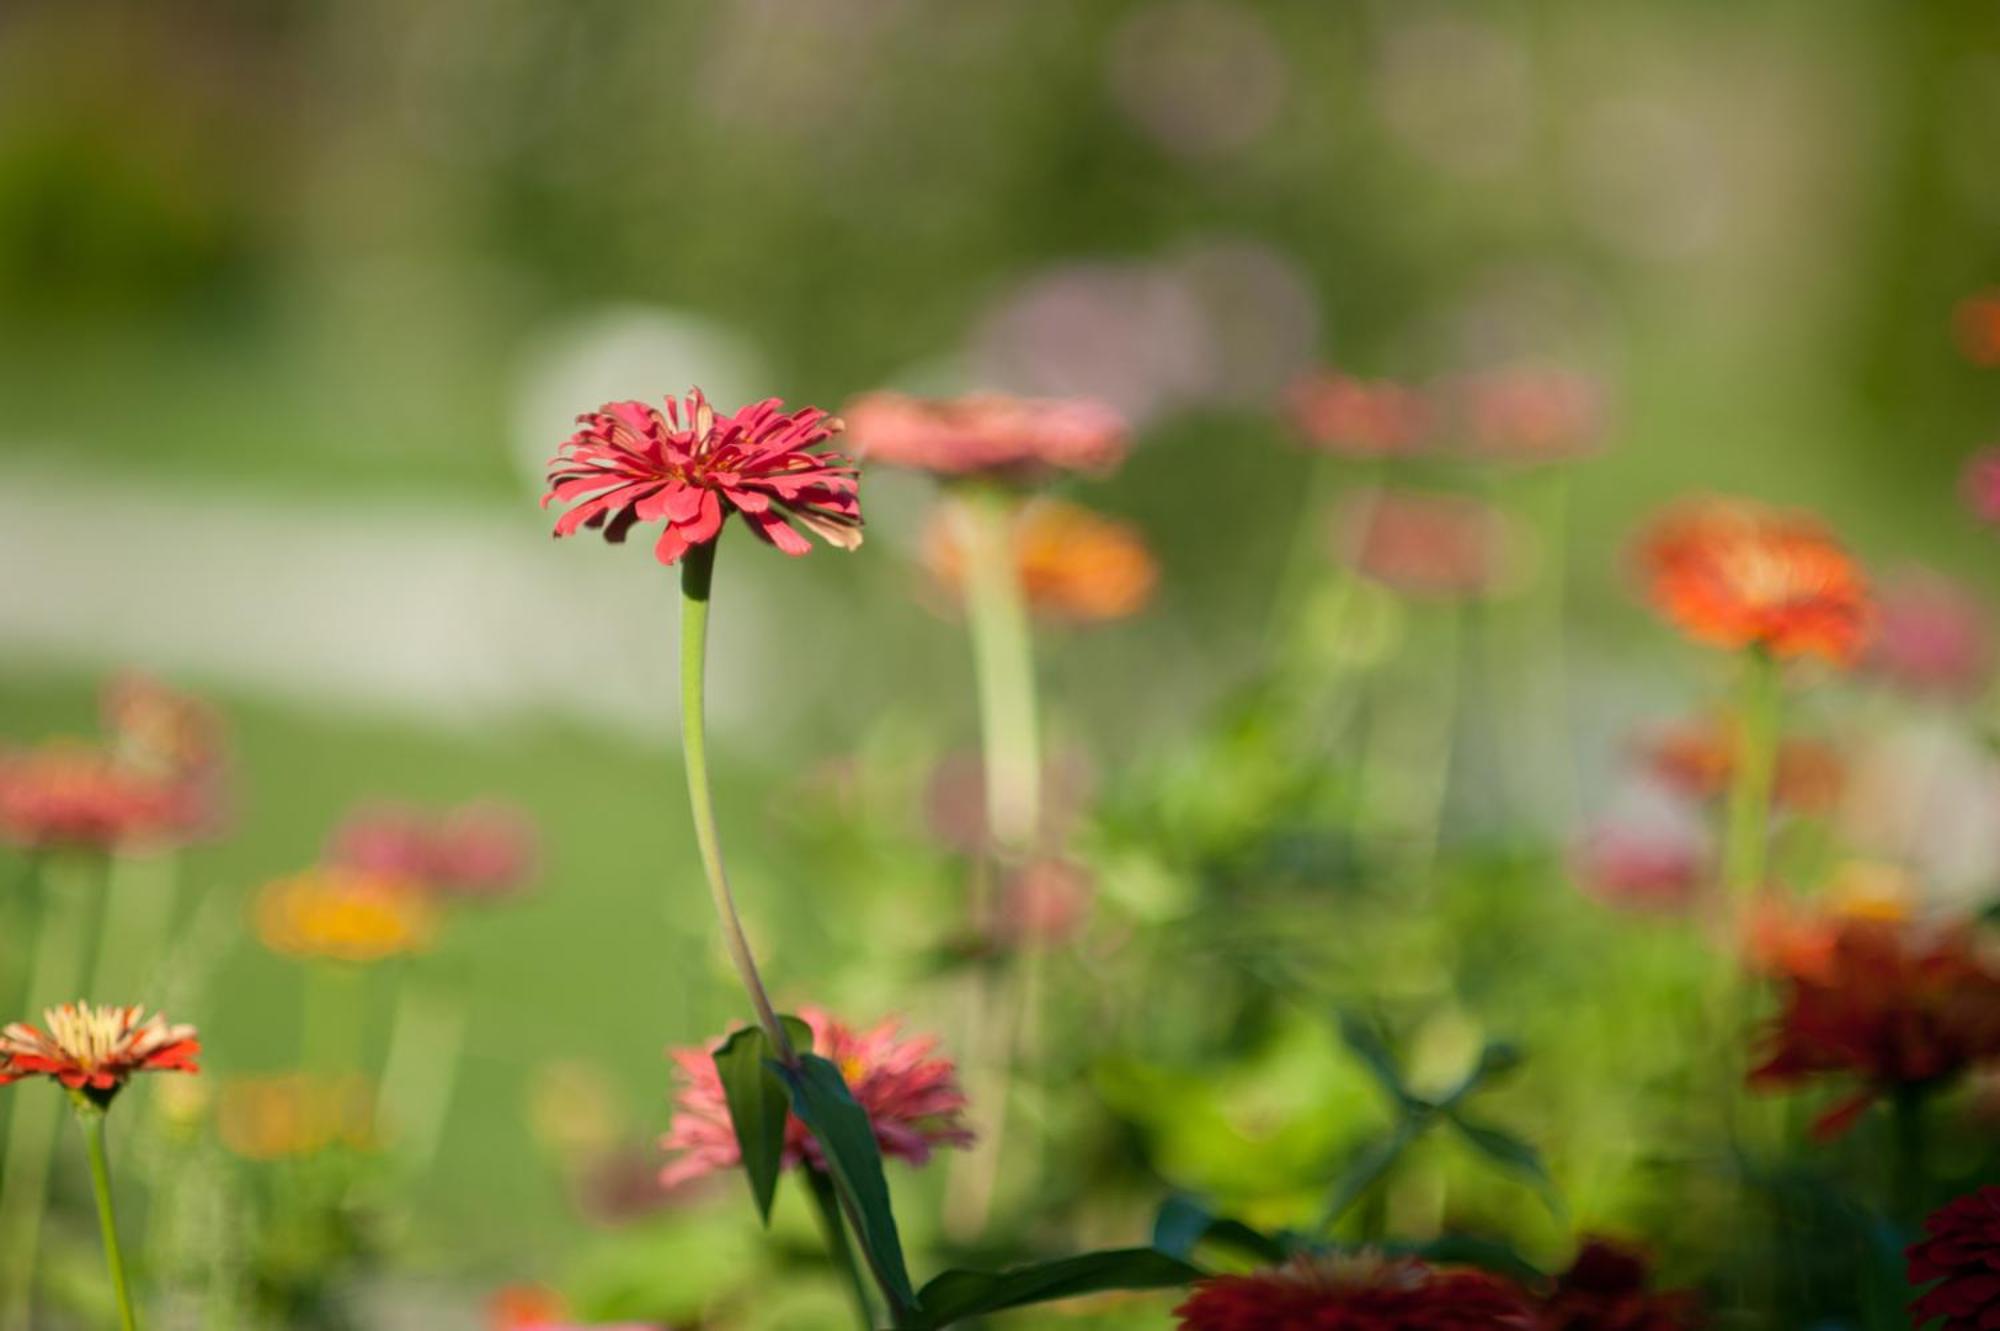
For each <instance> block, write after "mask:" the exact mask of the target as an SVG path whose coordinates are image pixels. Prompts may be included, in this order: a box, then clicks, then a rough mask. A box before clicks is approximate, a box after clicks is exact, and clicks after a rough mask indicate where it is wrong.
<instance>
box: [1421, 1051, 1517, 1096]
mask: <svg viewBox="0 0 2000 1331" xmlns="http://www.w3.org/2000/svg"><path fill="white" fill-rule="evenodd" d="M1525 1059H1526V1055H1524V1054H1523V1053H1522V1052H1521V1051H1520V1049H1519V1048H1518V1047H1517V1046H1514V1045H1511V1044H1507V1043H1506V1042H1504V1041H1495V1042H1494V1043H1492V1044H1489V1045H1487V1046H1486V1047H1485V1048H1484V1049H1481V1050H1480V1051H1479V1061H1478V1062H1477V1063H1475V1064H1473V1065H1472V1071H1470V1072H1468V1073H1466V1074H1465V1079H1464V1080H1463V1081H1461V1082H1459V1084H1458V1085H1457V1086H1456V1087H1455V1088H1454V1089H1453V1090H1452V1092H1451V1094H1450V1095H1447V1096H1446V1097H1445V1098H1444V1099H1443V1100H1442V1101H1441V1102H1440V1104H1441V1105H1442V1106H1443V1107H1444V1108H1447V1109H1449V1108H1451V1107H1452V1106H1453V1105H1456V1104H1458V1103H1460V1102H1461V1101H1463V1100H1464V1099H1465V1097H1466V1096H1468V1095H1471V1094H1472V1093H1473V1092H1474V1091H1476V1090H1478V1089H1479V1088H1480V1087H1482V1086H1484V1085H1486V1084H1487V1083H1488V1082H1491V1081H1496V1080H1498V1079H1499V1078H1501V1077H1504V1076H1506V1075H1507V1074H1508V1073H1510V1072H1512V1071H1513V1070H1514V1069H1515V1068H1518V1067H1520V1066H1521V1064H1522V1062H1523V1061H1525Z"/></svg>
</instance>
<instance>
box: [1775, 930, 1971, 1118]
mask: <svg viewBox="0 0 2000 1331" xmlns="http://www.w3.org/2000/svg"><path fill="white" fill-rule="evenodd" d="M1825 927H1826V930H1827V937H1826V941H1825V943H1824V945H1822V946H1819V947H1811V948H1800V947H1793V948H1790V949H1787V950H1785V951H1784V953H1783V954H1781V955H1772V956H1769V957H1768V959H1767V964H1772V965H1776V966H1778V967H1781V968H1784V971H1785V973H1783V974H1782V976H1781V983H1782V985H1783V990H1784V993H1783V1005H1782V1007H1781V1009H1780V1012H1779V1014H1778V1017H1777V1019H1776V1021H1775V1023H1774V1025H1773V1028H1772V1031H1771V1035H1770V1039H1769V1044H1768V1047H1767V1051H1766V1054H1765V1058H1764V1061H1763V1062H1762V1063H1761V1064H1759V1065H1758V1066H1757V1067H1756V1068H1755V1069H1754V1070H1753V1071H1752V1072H1751V1073H1750V1081H1751V1084H1752V1085H1755V1086H1763V1087H1784V1086H1794V1085H1798V1084H1801V1083H1804V1082H1808V1081H1812V1080H1816V1079H1817V1078H1819V1077H1822V1076H1827V1075H1838V1074H1843V1073H1844V1074H1847V1075H1849V1076H1852V1077H1855V1078H1857V1079H1858V1080H1859V1081H1860V1083H1861V1085H1860V1087H1859V1089H1857V1090H1856V1091H1855V1092H1854V1093H1853V1094H1852V1095H1850V1096H1848V1097H1846V1098H1844V1099H1843V1100H1841V1101H1840V1102H1839V1103H1838V1104H1836V1105H1835V1106H1834V1107H1833V1108H1832V1109H1830V1110H1828V1111H1827V1112H1826V1113H1825V1114H1823V1115H1821V1116H1820V1118H1819V1120H1818V1121H1817V1122H1816V1123H1815V1124H1814V1125H1813V1131H1814V1134H1815V1135H1816V1136H1818V1137H1819V1138H1821V1139H1822V1140H1824V1139H1827V1138H1831V1137H1836V1136H1838V1135H1839V1134H1841V1133H1842V1132H1844V1131H1846V1129H1847V1128H1848V1127H1850V1126H1851V1125H1852V1124H1853V1123H1854V1122H1855V1121H1856V1120H1857V1119H1858V1118H1859V1117H1860V1116H1861V1115H1862V1113H1864V1112H1865V1111H1866V1110H1867V1108H1868V1106H1869V1105H1871V1104H1873V1103H1874V1102H1875V1100H1876V1099H1878V1098H1879V1097H1881V1096H1882V1095H1884V1094H1888V1093H1892V1092H1895V1091H1898V1090H1903V1089H1927V1088H1932V1087H1937V1086H1941V1085H1943V1084H1944V1083H1946V1082H1948V1081H1950V1080H1951V1079H1952V1078H1954V1077H1957V1076H1958V1075H1959V1074H1961V1073H1963V1072H1965V1071H1967V1070H1968V1069H1971V1068H1974V1067H1977V1066H1980V1065H1982V1064H1991V1063H1993V1062H1995V1061H1996V1060H2000V972H1996V971H1995V969H1994V968H1993V966H1992V964H1991V963H1990V962H1989V961H1988V960H1987V959H1986V957H1985V956H1984V955H1982V953H1981V950H1980V947H1979V945H1978V940H1977V939H1976V938H1974V937H1972V936H1971V934H1970V932H1969V931H1968V930H1965V929H1958V930H1942V931H1940V930H1924V929H1920V928H1918V927H1916V926H1914V925H1910V924H1907V923H1902V922H1899V921H1894V920H1879V919H1870V918H1854V917H1845V918H1838V919H1835V920H1832V921H1829V922H1828V923H1827V924H1826V926H1825Z"/></svg>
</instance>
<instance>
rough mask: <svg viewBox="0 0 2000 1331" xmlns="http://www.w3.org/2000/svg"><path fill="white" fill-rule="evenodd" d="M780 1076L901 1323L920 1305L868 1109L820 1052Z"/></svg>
mask: <svg viewBox="0 0 2000 1331" xmlns="http://www.w3.org/2000/svg"><path fill="white" fill-rule="evenodd" d="M779 1073H780V1075H781V1076H783V1077H784V1079H785V1082H786V1083H787V1084H788V1085H789V1086H790V1087H791V1092H792V1112H793V1113H795V1114H797V1115H798V1116H799V1118H800V1119H802V1120H803V1121H804V1122H805V1125H806V1127H807V1128H808V1129H810V1130H811V1132H812V1135H813V1138H814V1139H815V1140H816V1141H818V1142H819V1146H820V1152H821V1154H822V1155H823V1156H824V1157H825V1158H826V1169H827V1173H828V1174H829V1175H831V1176H832V1178H833V1186H834V1188H835V1190H836V1191H838V1192H839V1194H840V1202H841V1208H842V1209H843V1210H844V1211H845V1212H846V1213H847V1220H848V1223H849V1224H851V1225H853V1226H854V1229H855V1233H856V1236H857V1237H858V1238H859V1239H860V1240H861V1252H862V1255H863V1256H865V1257H866V1258H867V1259H868V1267H869V1269H870V1270H871V1271H873V1272H874V1274H875V1281H876V1283H877V1284H879V1285H880V1286H881V1287H882V1292H883V1293H884V1294H885V1295H886V1296H887V1297H888V1299H889V1302H890V1304H891V1305H892V1308H891V1311H892V1312H893V1313H895V1315H896V1320H897V1324H898V1325H901V1324H902V1323H903V1320H904V1318H905V1316H906V1314H907V1313H908V1312H909V1311H910V1310H911V1309H913V1308H915V1307H916V1306H917V1296H916V1293H915V1291H914V1290H913V1289H911V1287H910V1272H909V1268H908V1267H907V1266H905V1265H904V1263H903V1241H902V1238H901V1236H900V1235H898V1234H897V1233H896V1216H895V1213H894V1212H893V1211H891V1210H890V1208H889V1181H888V1179H887V1178H885V1177H884V1176H883V1173H882V1151H881V1148H880V1147H879V1146H877V1145H876V1143H875V1127H874V1125H873V1124H872V1123H870V1122H869V1120H868V1111H867V1110H865V1109H863V1108H862V1107H861V1106H860V1105H859V1104H858V1103H856V1101H855V1099H854V1096H853V1094H852V1093H851V1092H849V1090H848V1089H847V1083H846V1081H845V1080H843V1079H842V1077H841V1075H840V1069H839V1068H837V1067H835V1066H834V1065H833V1064H832V1063H829V1062H828V1061H827V1060H825V1059H824V1058H821V1057H819V1056H818V1055H817V1054H805V1055H803V1056H801V1057H800V1059H799V1062H798V1066H797V1067H794V1068H780V1069H779Z"/></svg>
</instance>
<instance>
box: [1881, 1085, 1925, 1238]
mask: <svg viewBox="0 0 2000 1331" xmlns="http://www.w3.org/2000/svg"><path fill="white" fill-rule="evenodd" d="M1927 1098H1928V1094H1927V1092H1926V1090H1925V1088H1924V1087H1921V1086H1905V1087H1902V1088H1901V1089H1899V1090H1898V1091H1897V1092H1896V1096H1895V1099H1894V1100H1893V1101H1892V1102H1891V1104H1890V1127H1891V1130H1892V1131H1893V1132H1894V1133H1895V1135H1896V1142H1895V1150H1894V1151H1893V1152H1892V1153H1891V1156H1890V1163H1889V1167H1890V1168H1891V1169H1893V1170H1895V1171H1896V1176H1895V1178H1894V1179H1893V1180H1891V1182H1890V1187H1889V1198H1890V1208H1891V1214H1892V1215H1893V1216H1894V1218H1895V1219H1896V1220H1897V1221H1899V1222H1901V1223H1903V1224H1905V1225H1912V1226H1914V1225H1915V1224H1916V1223H1917V1222H1918V1221H1919V1220H1921V1219H1922V1218H1923V1213H1924V1157H1925V1156H1926V1154H1927V1152H1926V1150H1925V1149H1924V1148H1925V1136H1924V1126H1925V1124H1924V1102H1925V1100H1926V1099H1927Z"/></svg>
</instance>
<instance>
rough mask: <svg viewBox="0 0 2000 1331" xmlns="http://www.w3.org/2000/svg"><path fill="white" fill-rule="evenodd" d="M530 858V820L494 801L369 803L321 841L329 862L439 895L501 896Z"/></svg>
mask: <svg viewBox="0 0 2000 1331" xmlns="http://www.w3.org/2000/svg"><path fill="white" fill-rule="evenodd" d="M535 860H536V845H535V829H534V824H533V823H532V822H531V821H530V820H529V819H528V816H527V815H526V814H524V813H522V812H520V811H519V810H517V809H513V808H510V807H508V806H506V805H504V804H497V803H475V804H466V805H461V806H460V807H458V808H456V809H447V810H445V811H444V812H442V813H432V812H430V811H427V810H424V809H418V808H415V807H412V806H410V805H405V804H388V803H382V804H373V805H367V806H364V807H362V808H360V809H357V810H355V811H354V812H353V813H351V814H349V815H348V816H347V818H346V819H345V820H343V821H342V822H341V824H340V826H339V827H337V828H335V829H334V832H333V836H332V837H331V838H330V839H329V840H328V843H327V861H328V862H329V863H331V864H333V865H336V866H339V867H341V868H345V869H353V870H357V871H359V872H362V873H367V874H373V875H377V876H380V877H384V878H393V879H397V880H400V881H403V882H407V883H410V884H411V885H413V886H414V887H415V888H417V889H418V890H420V891H425V892H430V893H432V894H435V895H437V896H443V897H463V898H492V897H498V896H504V895H506V894H507V893H510V892H513V891H515V890H517V889H518V888H520V887H521V886H522V885H523V883H525V882H526V880H527V879H528V878H529V877H530V876H531V875H532V874H533V872H534V866H535Z"/></svg>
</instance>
